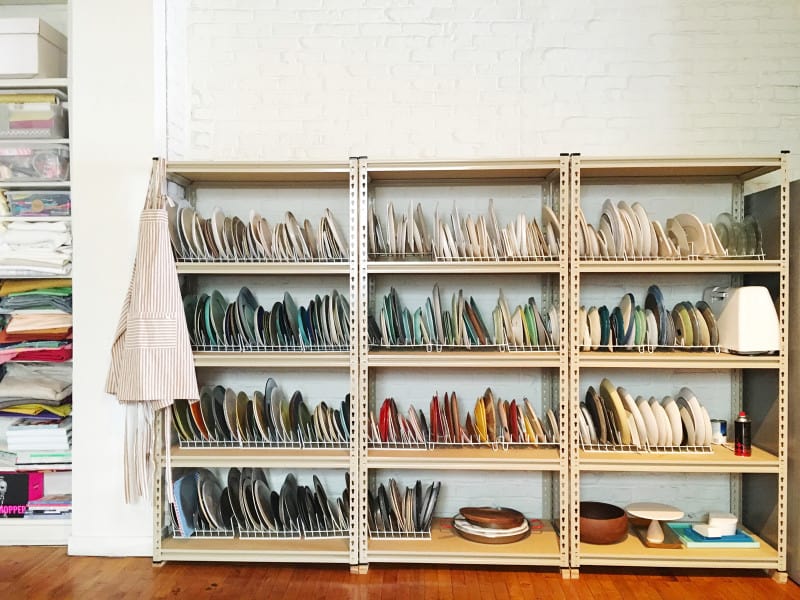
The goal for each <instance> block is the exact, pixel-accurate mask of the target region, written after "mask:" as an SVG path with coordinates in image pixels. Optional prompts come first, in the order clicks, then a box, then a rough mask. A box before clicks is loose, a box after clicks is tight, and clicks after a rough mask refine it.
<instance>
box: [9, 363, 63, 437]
mask: <svg viewBox="0 0 800 600" xmlns="http://www.w3.org/2000/svg"><path fill="white" fill-rule="evenodd" d="M0 374H2V378H0V417H5V418H8V417H12V418H14V419H17V418H20V417H29V418H32V419H37V420H52V421H61V420H62V419H63V418H64V417H67V416H69V415H70V414H71V412H72V366H71V365H63V364H57V363H51V364H46V363H45V364H37V363H30V364H29V363H6V364H5V365H3V366H2V370H0ZM5 418H4V419H3V420H4V421H5V423H4V425H5V427H2V426H0V430H3V429H5V428H6V427H8V425H9V424H10V423H9V422H8V421H7V419H5Z"/></svg>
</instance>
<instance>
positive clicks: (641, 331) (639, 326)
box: [633, 306, 647, 346]
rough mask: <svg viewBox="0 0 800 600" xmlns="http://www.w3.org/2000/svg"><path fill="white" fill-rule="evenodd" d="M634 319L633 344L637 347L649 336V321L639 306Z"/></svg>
mask: <svg viewBox="0 0 800 600" xmlns="http://www.w3.org/2000/svg"><path fill="white" fill-rule="evenodd" d="M633 319H634V329H635V333H634V338H633V343H634V345H635V346H641V345H642V343H643V342H644V340H645V336H646V335H647V319H645V315H644V310H642V307H641V306H637V307H636V310H635V312H634V313H633Z"/></svg>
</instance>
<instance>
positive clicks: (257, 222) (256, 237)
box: [167, 205, 349, 262]
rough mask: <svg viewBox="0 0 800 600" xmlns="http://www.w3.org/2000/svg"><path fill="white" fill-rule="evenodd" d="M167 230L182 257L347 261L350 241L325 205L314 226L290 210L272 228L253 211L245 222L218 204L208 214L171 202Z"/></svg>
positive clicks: (195, 258)
mask: <svg viewBox="0 0 800 600" xmlns="http://www.w3.org/2000/svg"><path fill="white" fill-rule="evenodd" d="M167 215H168V217H169V232H170V239H171V241H172V248H173V250H174V252H175V255H176V256H177V257H178V258H179V259H183V260H203V261H219V262H237V261H290V262H292V261H343V260H347V257H348V252H349V251H348V247H347V242H346V240H345V238H344V236H343V235H342V233H341V231H340V230H339V227H338V225H337V224H336V220H335V219H334V218H333V213H331V211H330V210H328V209H325V213H324V215H323V216H322V218H321V219H320V221H319V226H318V227H317V229H316V231H315V229H314V227H313V226H312V225H311V222H310V221H309V220H308V219H306V220H305V221H304V222H303V225H302V226H301V225H300V223H299V221H298V220H297V219H296V218H295V216H294V215H293V214H292V213H291V212H287V213H286V221H285V222H283V223H277V224H276V225H275V227H274V228H272V227H271V226H270V224H269V222H268V221H267V220H266V219H265V218H263V217H262V216H261V215H259V214H258V213H257V212H256V211H255V210H251V211H250V215H249V218H248V220H247V223H245V222H244V221H242V219H240V218H239V217H235V216H234V217H229V216H226V215H225V214H224V213H223V212H222V210H221V209H220V208H215V209H214V211H213V213H212V215H211V217H210V218H208V219H204V218H203V217H201V216H200V215H199V214H198V213H197V212H195V210H194V209H193V208H192V207H190V206H185V205H184V206H178V205H175V206H168V207H167Z"/></svg>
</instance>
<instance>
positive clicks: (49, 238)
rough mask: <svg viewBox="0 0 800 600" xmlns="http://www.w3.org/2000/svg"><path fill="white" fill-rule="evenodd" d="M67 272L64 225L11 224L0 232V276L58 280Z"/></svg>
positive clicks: (67, 243) (68, 253) (68, 251)
mask: <svg viewBox="0 0 800 600" xmlns="http://www.w3.org/2000/svg"><path fill="white" fill-rule="evenodd" d="M71 270H72V232H71V231H70V226H69V224H68V223H66V222H63V221H56V222H41V221H38V222H28V221H14V222H11V223H8V224H7V225H5V226H4V227H2V228H0V276H4V277H18V276H22V275H56V276H58V275H67V274H69V272H70V271H71Z"/></svg>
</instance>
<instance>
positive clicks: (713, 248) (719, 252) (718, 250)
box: [705, 223, 728, 256]
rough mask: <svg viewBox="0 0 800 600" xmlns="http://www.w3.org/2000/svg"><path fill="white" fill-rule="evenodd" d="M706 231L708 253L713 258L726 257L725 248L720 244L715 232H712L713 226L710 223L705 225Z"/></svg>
mask: <svg viewBox="0 0 800 600" xmlns="http://www.w3.org/2000/svg"><path fill="white" fill-rule="evenodd" d="M705 229H706V246H708V253H709V254H712V255H714V256H727V255H728V251H727V250H725V247H724V246H723V245H722V242H721V241H720V239H719V236H718V235H717V232H716V231H715V230H714V226H713V225H712V224H711V223H706V224H705Z"/></svg>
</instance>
